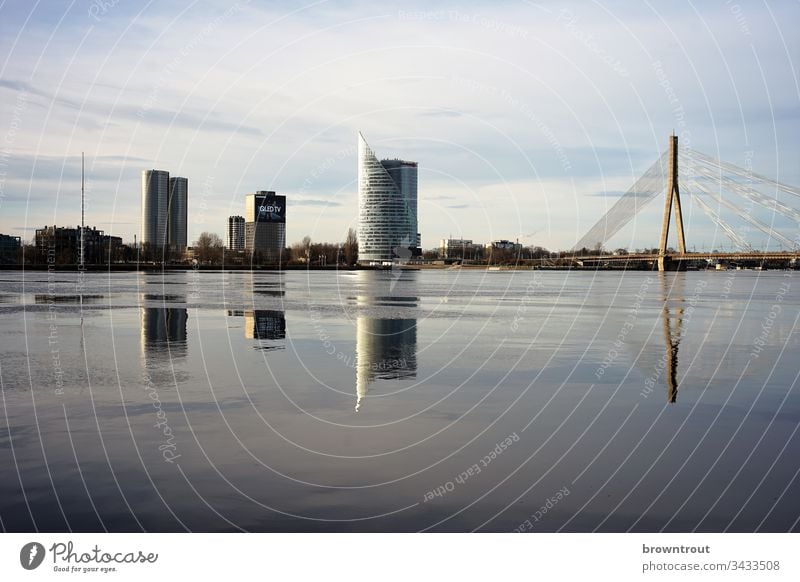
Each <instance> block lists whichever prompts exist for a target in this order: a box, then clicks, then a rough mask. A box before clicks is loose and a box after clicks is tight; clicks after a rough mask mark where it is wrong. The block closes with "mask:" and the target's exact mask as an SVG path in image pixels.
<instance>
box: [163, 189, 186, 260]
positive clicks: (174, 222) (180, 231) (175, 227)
mask: <svg viewBox="0 0 800 582" xmlns="http://www.w3.org/2000/svg"><path fill="white" fill-rule="evenodd" d="M188 192H189V180H187V179H186V178H178V177H175V178H170V179H169V209H168V212H169V226H168V229H167V239H168V240H167V243H168V244H169V246H170V247H171V248H173V249H176V250H183V249H185V248H186V246H187V245H186V230H187V223H188V212H187V211H188Z"/></svg>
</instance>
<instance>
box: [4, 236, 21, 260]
mask: <svg viewBox="0 0 800 582" xmlns="http://www.w3.org/2000/svg"><path fill="white" fill-rule="evenodd" d="M21 247H22V239H20V237H18V236H11V235H9V234H0V263H3V264H10V263H16V262H17V261H18V260H19V249H20V248H21Z"/></svg>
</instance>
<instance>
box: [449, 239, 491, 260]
mask: <svg viewBox="0 0 800 582" xmlns="http://www.w3.org/2000/svg"><path fill="white" fill-rule="evenodd" d="M482 251H483V246H482V245H476V244H475V243H473V242H472V240H470V239H465V238H443V239H442V240H441V244H440V245H439V257H440V258H442V259H461V260H476V259H480V258H481V256H482V254H483V252H482Z"/></svg>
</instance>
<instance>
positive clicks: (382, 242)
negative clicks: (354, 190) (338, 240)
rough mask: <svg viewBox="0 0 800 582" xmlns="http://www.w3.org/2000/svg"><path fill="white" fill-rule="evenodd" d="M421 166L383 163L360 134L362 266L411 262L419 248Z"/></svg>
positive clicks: (359, 201) (359, 225) (359, 194)
mask: <svg viewBox="0 0 800 582" xmlns="http://www.w3.org/2000/svg"><path fill="white" fill-rule="evenodd" d="M419 244H420V241H419V234H418V233H417V162H407V161H404V160H381V161H378V158H376V157H375V154H374V153H373V151H372V150H371V149H370V147H369V145H368V144H367V141H366V140H365V139H364V136H363V135H361V133H359V134H358V262H359V263H362V264H375V263H379V264H382V263H384V262H390V261H392V260H393V259H410V258H411V257H412V255H414V254H417V249H418V247H419Z"/></svg>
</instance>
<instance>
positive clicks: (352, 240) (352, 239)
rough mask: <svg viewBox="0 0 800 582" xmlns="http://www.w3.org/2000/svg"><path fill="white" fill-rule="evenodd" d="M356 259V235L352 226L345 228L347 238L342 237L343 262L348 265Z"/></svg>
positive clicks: (352, 263)
mask: <svg viewBox="0 0 800 582" xmlns="http://www.w3.org/2000/svg"><path fill="white" fill-rule="evenodd" d="M357 260H358V235H357V234H356V231H355V230H354V229H352V228H348V229H347V238H345V239H344V262H345V263H347V265H348V266H350V265H354V264H355V263H356V261H357Z"/></svg>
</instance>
